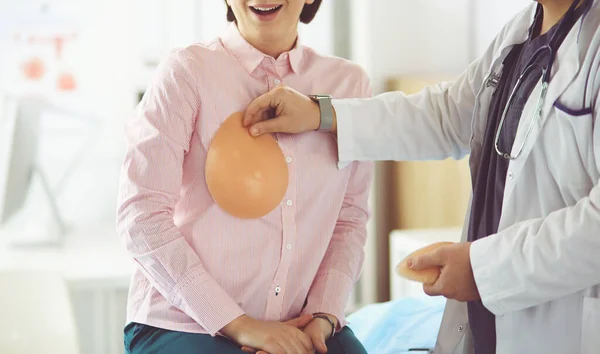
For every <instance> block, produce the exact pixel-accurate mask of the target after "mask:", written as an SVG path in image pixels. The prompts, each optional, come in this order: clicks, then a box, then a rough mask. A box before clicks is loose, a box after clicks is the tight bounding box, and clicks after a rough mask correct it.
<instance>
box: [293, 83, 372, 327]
mask: <svg viewBox="0 0 600 354" xmlns="http://www.w3.org/2000/svg"><path fill="white" fill-rule="evenodd" d="M361 82H362V83H363V84H362V85H361V92H360V95H361V97H369V96H370V95H371V89H370V86H369V84H368V78H367V76H366V75H364V74H363V77H362V80H361ZM350 168H351V169H352V170H351V172H350V178H349V182H348V187H347V188H346V194H345V195H344V201H343V204H342V208H341V210H340V213H339V216H338V220H337V222H336V226H335V228H334V231H333V236H332V238H331V241H330V243H329V247H328V248H327V251H326V253H325V257H324V259H323V261H322V263H321V265H320V267H319V270H318V273H317V275H316V277H315V279H314V281H313V284H312V286H311V289H310V291H309V293H308V298H307V305H306V307H305V309H304V310H303V313H310V314H312V313H328V314H331V315H334V316H335V317H336V318H337V319H338V321H339V324H338V330H339V329H341V328H342V327H344V326H345V325H346V320H345V312H344V309H345V307H346V304H347V302H348V298H349V296H350V293H351V292H352V288H353V287H354V284H355V283H356V281H357V280H358V278H359V276H360V273H361V269H362V264H363V260H364V245H365V242H366V237H367V227H366V224H367V221H368V219H369V216H370V214H369V209H368V199H369V191H370V188H371V183H372V179H373V164H372V163H367V162H354V163H352V164H351V167H350Z"/></svg>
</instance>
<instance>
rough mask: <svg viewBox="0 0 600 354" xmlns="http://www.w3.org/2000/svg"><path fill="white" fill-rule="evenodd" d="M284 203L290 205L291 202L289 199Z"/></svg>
mask: <svg viewBox="0 0 600 354" xmlns="http://www.w3.org/2000/svg"><path fill="white" fill-rule="evenodd" d="M285 204H287V206H292V204H293V203H292V201H291V200H288V201H287V202H285Z"/></svg>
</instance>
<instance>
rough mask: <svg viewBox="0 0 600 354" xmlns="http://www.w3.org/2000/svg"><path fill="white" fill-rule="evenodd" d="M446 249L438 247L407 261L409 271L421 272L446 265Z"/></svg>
mask: <svg viewBox="0 0 600 354" xmlns="http://www.w3.org/2000/svg"><path fill="white" fill-rule="evenodd" d="M445 248H446V247H440V248H438V249H436V250H434V251H431V252H427V253H425V254H422V255H420V256H416V257H414V258H411V259H409V260H408V261H407V263H408V266H409V267H410V269H413V270H423V269H428V268H433V267H440V266H444V265H445V264H446V257H445V255H446V252H445Z"/></svg>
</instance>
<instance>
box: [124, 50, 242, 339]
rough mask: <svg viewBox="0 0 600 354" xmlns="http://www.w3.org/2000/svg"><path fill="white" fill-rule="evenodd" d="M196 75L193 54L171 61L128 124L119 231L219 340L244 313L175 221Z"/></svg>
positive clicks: (159, 284) (167, 290)
mask: <svg viewBox="0 0 600 354" xmlns="http://www.w3.org/2000/svg"><path fill="white" fill-rule="evenodd" d="M194 71H195V70H194V69H193V64H192V59H191V58H188V57H187V54H186V53H185V50H180V51H178V52H175V53H173V54H172V55H170V56H169V57H168V59H167V60H166V61H165V62H164V63H162V64H161V66H160V68H159V70H158V75H157V77H156V79H155V81H154V83H153V84H152V85H151V86H150V88H149V89H148V91H147V92H146V93H145V95H144V98H143V100H142V102H141V103H140V105H139V106H138V107H137V110H136V115H135V118H134V119H132V120H131V121H130V122H129V123H128V124H127V129H126V136H127V143H128V149H127V153H126V157H125V161H124V165H123V168H122V175H121V182H120V187H119V207H118V211H117V225H118V227H117V228H118V233H119V234H120V236H121V237H122V238H123V239H124V241H125V244H126V247H127V250H128V252H129V254H130V255H131V256H132V258H133V259H134V260H135V262H136V263H137V267H138V269H140V270H141V271H142V272H143V274H144V275H145V276H146V277H147V278H148V280H149V281H150V283H151V284H152V286H154V287H155V288H156V289H157V290H158V291H159V292H160V293H161V294H162V295H163V296H164V297H165V298H166V299H167V300H168V301H169V303H170V304H171V305H173V306H174V307H176V308H178V309H180V310H181V311H183V312H184V313H186V314H187V315H188V316H190V317H191V318H192V319H194V320H195V321H196V322H197V323H199V324H200V325H202V326H203V327H204V328H206V329H207V331H208V332H209V333H210V334H212V335H215V334H216V333H217V332H218V331H219V330H220V329H221V328H222V327H224V326H225V325H226V324H228V323H229V322H231V321H233V320H234V319H236V318H237V317H239V316H241V315H242V314H243V311H242V309H241V308H240V307H239V305H238V304H237V303H236V302H235V301H234V300H233V299H232V298H230V297H229V295H228V294H227V293H226V292H225V290H224V289H223V288H222V287H221V286H220V285H219V284H218V283H217V282H216V281H215V280H214V279H213V278H212V276H211V275H210V274H209V273H208V272H207V271H206V269H205V268H204V267H203V265H202V262H201V261H200V258H199V257H198V255H197V254H196V253H195V251H194V250H193V249H192V247H191V246H190V245H189V244H188V243H187V241H186V240H185V239H184V237H183V236H182V234H181V233H180V232H179V230H178V227H177V226H176V225H175V222H174V219H173V213H174V207H175V205H176V203H177V202H178V200H179V198H180V192H181V183H182V176H183V172H182V171H183V167H182V166H183V162H184V156H185V153H186V152H187V151H188V149H189V143H190V140H191V135H192V132H193V129H194V125H195V121H196V116H197V114H198V112H199V106H200V97H199V95H198V92H197V89H196V84H195V83H196V82H197V80H198V79H197V74H196V73H195V72H194Z"/></svg>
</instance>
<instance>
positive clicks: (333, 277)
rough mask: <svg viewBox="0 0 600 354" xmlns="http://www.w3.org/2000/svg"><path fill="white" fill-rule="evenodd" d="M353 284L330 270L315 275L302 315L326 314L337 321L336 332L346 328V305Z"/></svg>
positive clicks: (340, 274)
mask: <svg viewBox="0 0 600 354" xmlns="http://www.w3.org/2000/svg"><path fill="white" fill-rule="evenodd" d="M353 286H354V282H353V281H352V279H351V278H350V277H349V276H348V275H346V274H344V273H342V272H339V271H336V270H330V271H328V272H327V273H321V274H317V277H316V278H315V281H314V282H313V285H312V287H311V289H310V292H309V294H308V302H307V304H306V307H305V308H304V310H302V314H314V313H327V314H330V315H334V316H335V317H336V318H337V319H338V328H336V330H337V331H339V330H340V329H342V328H343V327H344V326H346V324H347V322H346V314H345V312H344V310H345V308H346V303H347V302H348V298H349V297H350V293H351V292H352V287H353Z"/></svg>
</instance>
